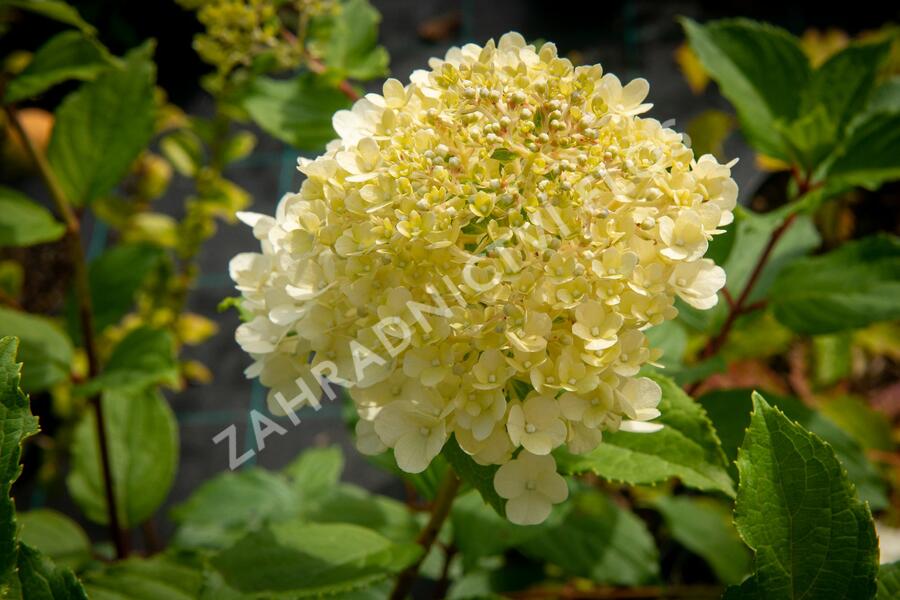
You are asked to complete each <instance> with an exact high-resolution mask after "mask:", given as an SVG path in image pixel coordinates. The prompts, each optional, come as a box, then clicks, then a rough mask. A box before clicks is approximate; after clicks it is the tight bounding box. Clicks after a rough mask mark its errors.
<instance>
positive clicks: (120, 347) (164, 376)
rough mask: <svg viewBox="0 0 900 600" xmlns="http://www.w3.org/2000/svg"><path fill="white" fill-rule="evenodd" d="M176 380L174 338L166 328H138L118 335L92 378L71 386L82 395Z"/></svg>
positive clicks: (176, 364) (138, 387)
mask: <svg viewBox="0 0 900 600" xmlns="http://www.w3.org/2000/svg"><path fill="white" fill-rule="evenodd" d="M159 383H168V384H170V385H175V384H177V383H178V363H177V362H176V359H175V339H174V338H173V337H172V333H171V332H170V331H168V330H166V329H151V328H149V327H139V328H137V329H134V330H132V331H131V332H129V333H128V335H126V336H125V337H124V338H122V339H121V340H120V341H119V343H118V344H116V347H115V348H113V351H112V354H111V355H110V357H109V360H108V361H107V363H106V366H105V367H104V369H103V371H102V372H101V373H100V375H98V376H97V377H95V378H94V379H92V380H90V381H88V382H87V383H85V384H82V385H79V386H77V387H76V388H75V390H76V392H77V393H79V394H82V395H90V394H94V393H97V392H99V391H100V390H119V389H140V388H144V387H146V386H149V385H155V384H159Z"/></svg>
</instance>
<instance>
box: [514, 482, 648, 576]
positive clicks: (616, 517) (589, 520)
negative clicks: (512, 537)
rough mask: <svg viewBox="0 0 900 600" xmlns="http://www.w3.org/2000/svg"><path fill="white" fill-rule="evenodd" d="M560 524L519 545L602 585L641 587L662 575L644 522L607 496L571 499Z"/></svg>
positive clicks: (546, 527) (532, 554)
mask: <svg viewBox="0 0 900 600" xmlns="http://www.w3.org/2000/svg"><path fill="white" fill-rule="evenodd" d="M571 504H572V506H571V509H570V510H569V512H568V513H567V514H566V516H565V518H564V519H563V520H562V522H560V523H555V524H554V523H551V524H545V525H538V526H536V528H538V529H540V533H539V534H538V535H536V536H534V537H532V538H530V539H529V540H527V541H526V542H524V543H523V544H521V545H520V546H519V549H520V550H521V551H522V552H524V553H525V554H526V555H527V556H530V557H532V558H534V559H537V560H542V561H547V562H550V563H553V564H555V565H557V566H558V567H559V568H560V569H562V570H563V571H564V572H565V573H568V574H570V575H574V576H577V577H586V578H588V579H590V580H592V581H595V582H597V583H608V584H617V585H640V584H643V583H647V582H650V581H653V580H655V579H656V578H657V577H659V556H658V553H657V550H656V544H655V542H654V541H653V536H651V535H650V532H649V531H647V527H646V526H645V525H644V522H643V521H641V520H640V519H639V518H637V517H636V516H635V515H634V514H632V513H631V512H629V511H627V510H625V509H623V508H621V507H619V506H618V505H617V504H616V503H614V502H613V501H612V500H610V499H609V498H608V497H606V496H605V495H603V494H601V493H599V492H595V491H586V492H582V493H580V494H577V495H576V496H575V497H574V498H572V500H571Z"/></svg>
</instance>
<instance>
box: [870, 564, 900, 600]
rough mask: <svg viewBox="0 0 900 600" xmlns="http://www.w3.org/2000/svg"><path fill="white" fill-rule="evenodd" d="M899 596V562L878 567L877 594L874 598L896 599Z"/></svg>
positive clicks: (877, 599) (881, 599)
mask: <svg viewBox="0 0 900 600" xmlns="http://www.w3.org/2000/svg"><path fill="white" fill-rule="evenodd" d="M898 597H900V562H893V563H890V564H887V565H881V566H880V567H879V568H878V594H877V595H876V596H875V600H897V598H898Z"/></svg>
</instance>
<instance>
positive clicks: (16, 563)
mask: <svg viewBox="0 0 900 600" xmlns="http://www.w3.org/2000/svg"><path fill="white" fill-rule="evenodd" d="M17 346H18V340H17V339H16V338H14V337H3V338H0V486H2V488H3V489H2V495H0V596H2V597H3V598H10V600H18V599H22V600H87V596H86V595H85V593H84V589H83V588H82V587H81V584H79V583H78V580H77V579H76V578H75V576H74V575H73V574H72V572H71V571H69V570H68V569H64V568H60V567H56V566H55V565H54V564H53V561H51V560H50V559H49V558H47V557H45V556H43V555H42V554H41V553H40V552H38V551H37V550H34V549H32V548H30V547H29V546H27V545H26V544H24V543H21V542H20V541H18V540H17V533H18V532H17V529H18V527H17V525H16V509H15V505H14V504H13V500H12V498H11V497H10V491H11V488H12V484H13V483H14V482H15V480H16V479H18V477H19V474H20V473H21V471H22V469H21V467H20V465H19V459H20V458H21V454H22V442H23V441H24V440H25V438H27V437H29V436H32V435H34V434H35V433H37V432H38V430H39V428H38V421H37V418H35V417H34V416H33V415H32V414H31V406H30V404H29V401H28V396H26V395H25V393H24V392H23V391H22V389H21V388H20V387H19V379H20V377H19V373H20V370H21V366H22V365H20V364H18V363H16V349H17Z"/></svg>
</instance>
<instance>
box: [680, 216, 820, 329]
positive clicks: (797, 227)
mask: <svg viewBox="0 0 900 600" xmlns="http://www.w3.org/2000/svg"><path fill="white" fill-rule="evenodd" d="M783 222H784V215H783V214H782V213H780V212H773V213H765V214H760V213H755V212H753V211H751V210H748V209H745V208H740V207H738V209H737V210H735V223H734V224H733V225H731V226H730V228H731V229H734V234H733V235H734V241H733V243H732V244H731V245H730V248H728V249H727V250H728V252H727V255H726V256H725V257H721V260H719V261H717V262H718V263H719V264H720V265H721V266H722V268H723V269H725V272H726V273H727V274H728V283H727V286H728V289H729V290H731V292H732V294H740V292H741V290H743V289H744V287H745V286H746V285H747V282H748V281H749V279H750V276H751V274H752V272H753V269H754V268H755V266H756V264H757V263H758V261H759V258H760V256H761V255H762V253H763V251H764V250H765V247H766V245H767V244H768V242H769V238H770V237H771V235H772V232H773V231H775V229H776V228H778V226H780V225H781V224H782V223H783ZM820 243H821V238H820V237H819V233H818V231H817V229H816V226H815V224H814V223H813V222H812V219H810V218H809V217H807V216H805V215H798V216H797V217H795V218H794V222H793V223H792V224H791V226H790V228H789V229H788V230H787V231H786V232H785V233H784V234H783V235H782V236H781V238H780V239H779V240H778V242H777V243H776V244H775V247H774V248H773V249H772V252H771V254H770V255H769V260H768V261H766V266H765V267H764V268H763V270H762V272H761V273H760V275H759V277H758V278H757V280H756V283H755V284H754V286H753V291H752V292H751V294H750V296H749V298H748V299H747V301H748V303H753V302H757V301H759V300H762V299H764V298H766V297H767V296H768V294H769V290H770V288H771V286H772V283H773V281H774V280H775V278H776V277H777V275H778V273H779V272H780V271H781V270H782V269H784V267H785V266H786V265H788V264H790V263H791V262H793V261H794V260H796V259H797V258H799V257H802V256H805V255H807V254H809V253H810V252H811V251H812V250H814V249H815V248H818V247H819V244H820ZM678 307H679V308H678V310H679V321H680V322H682V323H685V324H689V325H690V326H692V327H694V328H695V329H698V330H699V331H702V332H705V333H714V332H716V331H718V329H719V327H721V324H722V322H723V321H724V320H725V317H726V315H727V313H728V304H727V303H726V302H725V301H724V300H722V301H720V302H719V303H718V304H717V305H716V306H715V307H714V308H713V309H711V310H707V311H701V310H697V309H695V308H693V307H690V306H688V305H686V304H684V303H679V304H678Z"/></svg>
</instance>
